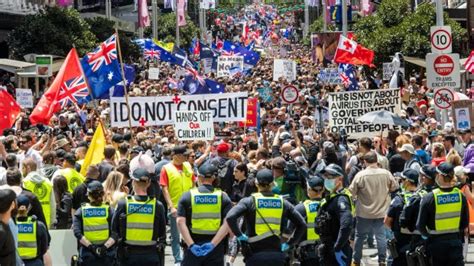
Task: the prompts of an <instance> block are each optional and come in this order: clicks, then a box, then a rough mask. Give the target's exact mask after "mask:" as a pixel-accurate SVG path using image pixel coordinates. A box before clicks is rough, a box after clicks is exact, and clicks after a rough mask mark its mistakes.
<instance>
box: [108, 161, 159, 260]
mask: <svg viewBox="0 0 474 266" xmlns="http://www.w3.org/2000/svg"><path fill="white" fill-rule="evenodd" d="M149 175H150V174H149V173H148V171H146V170H145V169H143V168H138V169H136V170H135V171H133V173H132V176H131V179H132V188H133V191H134V192H135V195H134V196H128V197H127V198H126V199H122V200H120V201H119V202H118V204H117V209H116V211H115V213H114V216H113V218H112V230H113V231H114V232H116V233H118V235H119V237H120V239H121V245H120V246H119V250H118V255H119V260H120V265H139V264H141V265H160V263H161V262H160V261H161V260H162V258H160V255H161V256H163V254H162V244H163V243H164V242H165V240H166V219H165V210H164V207H163V204H161V202H159V201H158V200H157V199H156V198H154V197H148V196H147V189H148V187H149V186H150V183H151V181H150V176H149ZM163 264H164V263H161V265H163Z"/></svg>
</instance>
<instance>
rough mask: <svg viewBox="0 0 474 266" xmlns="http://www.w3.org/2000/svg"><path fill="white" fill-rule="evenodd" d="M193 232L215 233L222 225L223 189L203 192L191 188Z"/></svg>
mask: <svg viewBox="0 0 474 266" xmlns="http://www.w3.org/2000/svg"><path fill="white" fill-rule="evenodd" d="M190 192H191V210H192V213H191V232H193V233H194V234H202V235H214V234H216V233H217V231H218V230H219V227H220V226H221V221H222V217H221V206H222V191H221V190H219V189H215V190H214V192H212V193H201V192H199V190H198V189H197V188H193V189H191V191H190Z"/></svg>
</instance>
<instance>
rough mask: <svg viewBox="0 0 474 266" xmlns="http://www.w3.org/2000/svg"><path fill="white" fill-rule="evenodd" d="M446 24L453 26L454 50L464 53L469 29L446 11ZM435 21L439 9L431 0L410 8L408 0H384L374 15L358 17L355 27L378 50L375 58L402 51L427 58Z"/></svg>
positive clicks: (379, 60) (361, 38)
mask: <svg viewBox="0 0 474 266" xmlns="http://www.w3.org/2000/svg"><path fill="white" fill-rule="evenodd" d="M444 22H445V25H449V26H451V31H452V35H453V52H457V53H461V54H465V52H466V51H465V50H464V49H463V46H462V44H463V43H465V42H466V41H467V34H466V30H465V29H463V28H462V27H461V25H460V24H459V23H457V22H456V21H454V20H452V19H449V18H448V17H447V15H446V14H444ZM434 25H436V10H435V7H434V6H433V5H431V4H429V3H425V4H421V5H419V6H418V8H417V9H416V10H415V12H411V11H410V9H409V8H408V2H407V1H406V0H385V1H383V2H382V4H381V5H380V6H379V8H378V10H377V13H376V14H375V15H373V16H368V17H364V18H362V19H360V20H358V21H357V22H356V23H355V24H354V27H353V30H354V32H355V34H356V36H357V41H358V42H359V43H361V44H362V45H363V46H365V47H367V48H369V49H372V50H374V51H375V62H376V64H381V63H382V62H389V61H391V59H390V56H392V55H394V54H395V53H396V52H402V54H403V55H406V56H414V57H419V58H425V56H426V54H427V53H430V52H431V45H430V27H431V26H434Z"/></svg>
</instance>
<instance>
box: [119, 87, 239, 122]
mask: <svg viewBox="0 0 474 266" xmlns="http://www.w3.org/2000/svg"><path fill="white" fill-rule="evenodd" d="M247 98H248V95H247V92H237V93H220V94H212V95H210V94H194V95H175V96H149V97H130V98H129V104H130V110H131V115H130V119H131V122H132V127H138V126H161V125H171V124H173V113H175V112H177V111H211V113H212V117H213V118H214V120H213V121H214V122H237V121H243V120H245V118H246V116H247ZM110 106H111V107H110V109H111V111H110V121H111V127H128V109H127V103H126V102H125V98H124V97H111V98H110Z"/></svg>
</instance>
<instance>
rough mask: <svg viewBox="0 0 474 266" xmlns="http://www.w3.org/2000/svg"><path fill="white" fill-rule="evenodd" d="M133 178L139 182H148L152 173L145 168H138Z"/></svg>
mask: <svg viewBox="0 0 474 266" xmlns="http://www.w3.org/2000/svg"><path fill="white" fill-rule="evenodd" d="M131 178H132V180H134V181H137V182H147V181H148V180H150V173H149V172H148V171H147V170H145V169H143V168H137V169H135V171H133V173H132V176H131Z"/></svg>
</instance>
